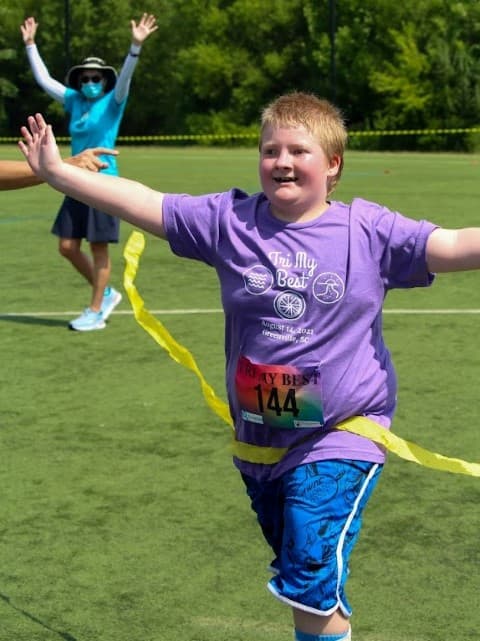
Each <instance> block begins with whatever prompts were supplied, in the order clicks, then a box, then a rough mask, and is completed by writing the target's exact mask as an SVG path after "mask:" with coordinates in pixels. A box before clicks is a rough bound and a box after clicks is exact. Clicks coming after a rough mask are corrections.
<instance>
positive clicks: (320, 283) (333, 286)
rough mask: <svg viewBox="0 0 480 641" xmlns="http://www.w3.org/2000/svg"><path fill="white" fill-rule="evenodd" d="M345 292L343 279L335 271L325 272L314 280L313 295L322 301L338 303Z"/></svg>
mask: <svg viewBox="0 0 480 641" xmlns="http://www.w3.org/2000/svg"><path fill="white" fill-rule="evenodd" d="M344 293H345V285H344V283H343V280H342V279H341V278H340V276H339V275H338V274H335V272H323V274H319V275H318V276H317V277H316V278H315V280H314V281H313V295H314V296H315V298H316V299H317V300H318V301H320V302H321V303H325V304H326V305H331V304H332V303H337V302H338V301H339V300H340V299H341V298H342V297H343V295H344Z"/></svg>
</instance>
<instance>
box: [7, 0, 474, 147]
mask: <svg viewBox="0 0 480 641" xmlns="http://www.w3.org/2000/svg"><path fill="white" fill-rule="evenodd" d="M332 6H334V7H335V15H333V14H332V13H331V12H330V8H331V7H332ZM67 8H68V11H67ZM141 11H147V12H151V13H154V14H155V15H156V16H157V17H158V20H159V26H160V28H159V30H158V31H157V32H156V33H155V34H154V35H153V36H152V37H151V38H150V39H149V40H148V41H147V43H146V44H145V46H144V48H143V50H142V54H141V57H140V59H139V64H138V67H137V70H136V72H135V76H134V79H133V81H132V90H131V96H130V99H129V105H128V108H127V111H126V114H125V118H124V121H123V124H122V130H121V133H122V134H123V135H135V134H138V135H145V134H161V133H165V134H186V133H195V134H196V133H200V131H207V132H214V131H218V129H219V127H226V129H225V131H226V132H229V131H231V130H232V128H238V130H239V131H242V130H243V128H245V127H247V128H248V127H251V126H254V125H255V124H256V123H257V122H258V118H259V114H260V110H261V108H262V106H263V105H264V104H266V103H267V102H268V101H270V100H271V99H273V98H274V97H276V96H277V95H279V94H280V93H283V92H285V91H290V90H293V89H298V90H304V91H312V92H315V93H317V94H319V95H322V96H325V97H327V98H333V97H334V98H335V101H336V102H337V104H338V105H339V106H340V107H341V109H342V110H343V112H344V113H345V117H346V119H347V122H348V125H349V126H350V128H352V129H354V130H369V129H398V128H401V129H433V128H435V129H438V128H442V129H444V128H468V127H473V126H476V125H477V124H478V113H479V109H480V44H479V43H480V3H478V2H477V1H476V0H465V1H463V2H447V0H404V1H403V2H401V3H393V2H392V1H391V0H363V1H362V2H359V0H342V1H341V2H340V1H339V0H335V1H332V2H330V1H328V2H327V1H325V2H318V1H316V0H268V1H265V0H171V2H166V0H161V1H157V0H146V1H145V2H144V3H143V5H142V6H139V5H138V4H137V3H134V2H133V1H132V0H76V1H75V2H73V0H45V1H44V2H42V3H38V2H34V1H33V0H18V2H17V3H16V4H15V5H14V6H12V5H10V6H8V7H5V6H2V7H0V18H1V19H2V26H3V29H2V32H1V33H0V53H1V52H2V51H10V52H13V56H12V57H11V58H9V59H8V60H6V59H5V58H4V64H3V65H2V71H1V77H2V80H1V81H0V134H3V135H16V132H17V131H18V128H19V126H20V125H21V124H23V122H24V120H25V116H26V114H29V113H31V112H32V111H43V112H45V113H46V114H47V116H48V118H49V119H50V120H51V122H52V123H53V125H54V127H55V130H56V131H57V133H59V134H66V127H65V117H64V115H63V112H62V109H61V107H59V106H58V105H56V104H54V103H53V102H52V100H51V99H50V98H49V97H48V96H46V95H45V94H44V93H43V92H42V91H41V90H40V89H39V88H38V87H37V86H36V84H35V82H34V80H33V78H32V74H31V72H30V70H29V68H28V64H27V60H26V56H25V52H24V47H23V43H22V42H21V37H20V31H19V25H20V23H21V21H22V20H23V19H24V18H25V17H26V16H28V15H34V16H36V18H37V19H38V21H39V23H40V28H39V31H38V44H39V48H40V51H41V54H42V56H43V58H44V60H45V62H46V64H47V67H48V69H49V70H50V72H51V74H52V76H53V77H54V78H56V79H58V80H63V78H64V77H65V73H66V71H67V70H68V68H69V67H70V66H71V65H72V64H74V63H77V62H79V61H80V60H81V59H82V58H84V57H85V56H87V55H92V54H94V55H99V56H101V57H103V58H105V59H106V60H107V62H109V63H110V64H112V65H114V66H115V67H117V68H118V67H119V66H120V65H121V64H122V62H123V60H124V57H125V55H126V53H127V50H128V46H129V42H130V20H131V19H136V20H138V18H139V17H140V12H141ZM333 18H335V19H334V20H333ZM333 45H334V46H333ZM3 55H6V54H3ZM196 127H200V131H196V130H195V128H196ZM354 144H362V145H367V146H376V145H377V144H378V145H379V146H380V147H381V148H383V147H384V146H385V145H386V146H388V147H392V148H409V147H410V148H411V147H414V148H419V149H435V148H450V149H472V145H473V144H474V143H472V139H471V136H470V135H468V134H458V135H445V136H439V135H435V136H433V135H430V134H426V135H423V136H421V137H420V136H410V137H408V136H399V137H396V138H392V137H388V138H385V137H383V138H375V139H373V138H369V140H368V141H367V140H366V139H363V141H362V142H361V143H359V141H355V142H354Z"/></svg>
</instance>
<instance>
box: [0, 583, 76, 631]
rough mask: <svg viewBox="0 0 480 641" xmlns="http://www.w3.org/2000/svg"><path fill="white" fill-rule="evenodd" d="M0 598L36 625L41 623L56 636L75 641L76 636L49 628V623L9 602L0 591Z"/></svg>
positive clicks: (8, 598)
mask: <svg viewBox="0 0 480 641" xmlns="http://www.w3.org/2000/svg"><path fill="white" fill-rule="evenodd" d="M0 599H2V601H4V602H5V603H7V604H8V605H9V606H10V607H11V608H13V609H14V610H16V611H17V612H20V614H22V615H23V616H24V617H26V618H27V619H30V621H33V622H34V623H38V625H41V626H42V628H45V630H49V631H50V632H54V633H55V634H58V636H59V637H60V638H61V639H64V640H65V641H77V639H76V637H74V636H72V635H71V634H69V633H68V632H61V631H60V630H55V629H54V628H51V627H50V626H49V625H47V624H46V623H44V622H43V621H42V620H41V619H38V618H37V617H36V616H34V615H33V614H30V612H27V611H26V610H22V608H18V607H17V606H16V605H14V604H13V603H12V602H11V600H10V597H8V596H6V595H5V594H2V593H1V592H0Z"/></svg>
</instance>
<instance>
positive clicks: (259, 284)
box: [243, 265, 274, 295]
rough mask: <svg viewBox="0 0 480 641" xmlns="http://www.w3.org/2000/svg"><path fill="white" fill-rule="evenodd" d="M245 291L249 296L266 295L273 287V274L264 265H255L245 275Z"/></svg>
mask: <svg viewBox="0 0 480 641" xmlns="http://www.w3.org/2000/svg"><path fill="white" fill-rule="evenodd" d="M243 280H244V281H245V289H246V290H247V292H248V293H249V294H254V295H258V294H265V292H268V290H269V289H270V287H271V286H272V285H273V281H274V279H273V274H272V272H271V271H270V270H269V269H267V267H264V266H263V265H254V266H253V267H250V268H249V269H247V271H246V272H244V274H243Z"/></svg>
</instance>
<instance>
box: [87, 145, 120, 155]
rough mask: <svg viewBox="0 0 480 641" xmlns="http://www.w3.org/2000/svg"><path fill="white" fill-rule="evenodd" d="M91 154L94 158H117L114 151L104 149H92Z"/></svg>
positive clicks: (116, 153) (116, 152)
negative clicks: (104, 156)
mask: <svg viewBox="0 0 480 641" xmlns="http://www.w3.org/2000/svg"><path fill="white" fill-rule="evenodd" d="M92 153H93V154H95V156H103V155H106V156H118V151H117V150H116V149H107V148H106V147H93V149H92Z"/></svg>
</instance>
